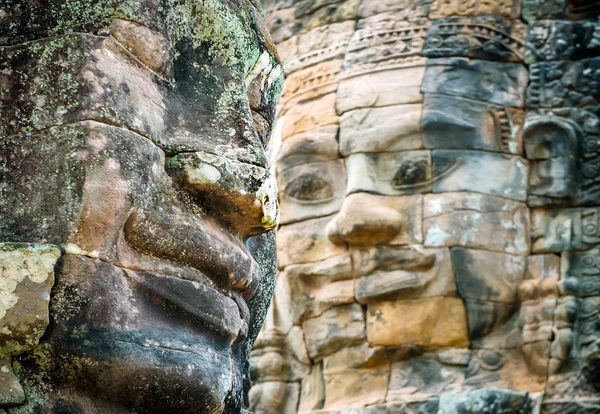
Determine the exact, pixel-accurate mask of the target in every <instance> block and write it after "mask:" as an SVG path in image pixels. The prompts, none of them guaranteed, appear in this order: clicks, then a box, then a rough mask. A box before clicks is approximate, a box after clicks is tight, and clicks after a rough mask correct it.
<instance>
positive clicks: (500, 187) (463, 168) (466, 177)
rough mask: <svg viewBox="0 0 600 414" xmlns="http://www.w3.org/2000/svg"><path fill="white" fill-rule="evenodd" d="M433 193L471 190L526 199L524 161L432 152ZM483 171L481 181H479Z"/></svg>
mask: <svg viewBox="0 0 600 414" xmlns="http://www.w3.org/2000/svg"><path fill="white" fill-rule="evenodd" d="M431 158H432V172H431V174H432V177H433V178H432V181H433V192H434V193H443V192H453V191H471V192H474V193H482V194H489V195H493V196H498V197H505V198H510V199H513V200H519V201H525V200H526V199H527V177H528V174H527V173H528V164H527V161H525V160H524V159H522V158H521V157H518V156H510V155H501V154H493V153H488V152H479V151H466V150H463V151H459V150H433V151H432V152H431ZM484 171H485V173H486V174H485V178H483V179H481V174H482V172H484Z"/></svg>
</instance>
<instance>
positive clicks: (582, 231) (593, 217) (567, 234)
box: [531, 208, 600, 253]
mask: <svg viewBox="0 0 600 414" xmlns="http://www.w3.org/2000/svg"><path fill="white" fill-rule="evenodd" d="M599 212H600V211H599V209H597V208H570V209H566V208H565V209H554V210H547V209H541V208H536V209H533V210H532V211H531V240H532V251H533V252H534V253H548V252H562V251H570V250H585V249H589V248H593V247H594V246H597V245H598V244H600V222H599Z"/></svg>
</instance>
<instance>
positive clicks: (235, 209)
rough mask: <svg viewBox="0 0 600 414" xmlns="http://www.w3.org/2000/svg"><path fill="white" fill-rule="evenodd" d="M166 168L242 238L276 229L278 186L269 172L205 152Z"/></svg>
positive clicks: (183, 155)
mask: <svg viewBox="0 0 600 414" xmlns="http://www.w3.org/2000/svg"><path fill="white" fill-rule="evenodd" d="M166 169H167V172H168V173H169V175H171V177H173V178H174V180H175V181H176V182H178V183H179V184H180V186H181V187H182V188H183V189H185V190H187V192H188V193H189V194H191V195H192V196H193V197H194V198H195V199H196V200H197V202H198V203H199V204H201V206H202V207H203V208H206V209H207V210H208V211H210V213H211V214H212V215H213V216H214V217H215V218H216V219H217V220H219V221H220V222H221V223H224V224H226V225H227V226H228V227H229V228H230V229H231V230H232V231H233V232H234V233H235V234H237V235H239V236H242V238H245V237H248V236H253V235H256V234H260V233H264V232H266V231H268V230H271V229H273V228H275V227H276V226H277V223H278V220H279V203H278V201H277V184H276V182H275V178H274V177H273V176H272V175H271V173H270V171H269V170H268V169H266V168H263V167H259V166H257V165H252V164H248V163H244V162H240V161H237V160H232V159H229V158H226V157H220V156H216V155H212V154H209V153H205V152H193V153H180V154H177V155H175V156H173V157H170V158H169V159H168V161H167V164H166Z"/></svg>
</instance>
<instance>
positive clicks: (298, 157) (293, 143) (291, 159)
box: [275, 125, 339, 172]
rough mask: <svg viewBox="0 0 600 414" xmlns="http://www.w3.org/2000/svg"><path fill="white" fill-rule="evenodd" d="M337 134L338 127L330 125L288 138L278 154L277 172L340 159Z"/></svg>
mask: <svg viewBox="0 0 600 414" xmlns="http://www.w3.org/2000/svg"><path fill="white" fill-rule="evenodd" d="M337 132H338V126H337V125H328V126H325V127H322V128H318V129H314V130H310V131H307V132H303V133H301V134H298V135H292V136H291V137H288V139H286V140H284V141H283V142H282V143H281V148H280V149H279V151H278V153H277V157H278V158H277V162H276V164H275V167H276V171H277V172H279V171H283V170H285V169H287V168H290V167H294V166H296V165H301V164H305V163H310V162H317V161H331V160H336V159H339V153H338V146H337V141H336V136H337Z"/></svg>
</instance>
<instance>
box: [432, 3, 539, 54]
mask: <svg viewBox="0 0 600 414" xmlns="http://www.w3.org/2000/svg"><path fill="white" fill-rule="evenodd" d="M510 1H514V0H510ZM465 4H468V3H467V2H463V5H465ZM471 4H472V3H471ZM489 4H490V3H488V5H489ZM434 5H435V3H434ZM451 14H468V13H451ZM495 14H496V15H491V16H490V15H487V16H476V17H448V18H446V19H440V20H436V21H434V23H433V25H432V27H431V29H430V30H429V32H428V33H427V39H426V41H425V46H424V47H423V52H422V55H423V56H427V57H432V58H443V57H467V58H473V59H487V60H497V61H501V62H522V61H523V55H524V52H525V35H526V29H527V28H526V26H525V25H524V24H522V23H521V22H520V21H519V20H508V19H505V18H503V17H501V16H498V15H497V14H499V13H495Z"/></svg>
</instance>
